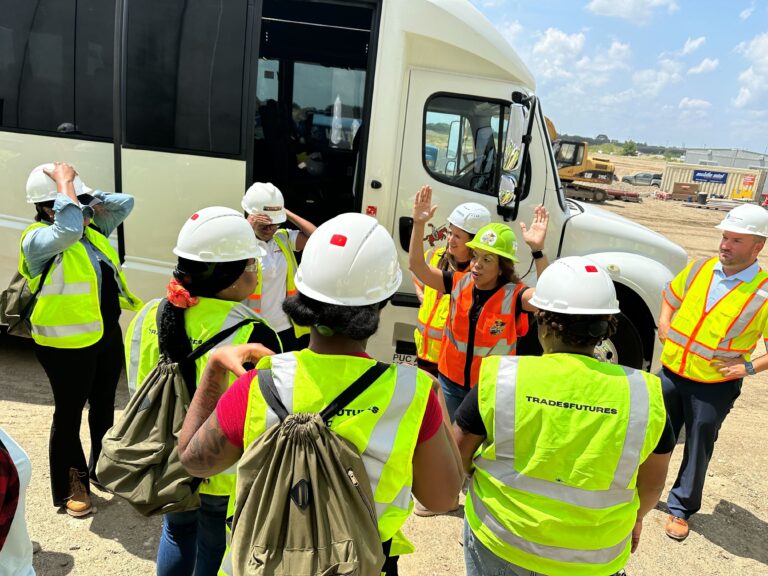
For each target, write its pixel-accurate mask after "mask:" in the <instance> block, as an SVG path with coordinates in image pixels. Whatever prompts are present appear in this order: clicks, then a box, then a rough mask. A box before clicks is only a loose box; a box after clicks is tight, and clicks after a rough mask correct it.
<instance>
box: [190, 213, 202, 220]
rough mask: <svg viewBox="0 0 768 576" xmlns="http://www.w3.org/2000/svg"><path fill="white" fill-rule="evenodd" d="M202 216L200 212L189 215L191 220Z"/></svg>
mask: <svg viewBox="0 0 768 576" xmlns="http://www.w3.org/2000/svg"><path fill="white" fill-rule="evenodd" d="M199 217H200V214H192V216H190V217H189V219H190V220H197V219H198V218H199Z"/></svg>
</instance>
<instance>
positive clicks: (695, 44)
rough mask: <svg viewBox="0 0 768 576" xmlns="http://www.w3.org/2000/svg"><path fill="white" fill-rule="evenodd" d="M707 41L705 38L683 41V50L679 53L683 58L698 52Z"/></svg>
mask: <svg viewBox="0 0 768 576" xmlns="http://www.w3.org/2000/svg"><path fill="white" fill-rule="evenodd" d="M706 41H707V37H706V36H699V37H698V38H693V39H691V38H688V40H686V41H685V46H683V50H682V51H681V52H680V54H682V55H683V56H685V55H686V54H691V53H693V52H695V51H696V50H698V49H699V48H700V47H701V45H702V44H704V42H706Z"/></svg>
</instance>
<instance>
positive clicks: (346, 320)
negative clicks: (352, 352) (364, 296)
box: [283, 292, 387, 340]
mask: <svg viewBox="0 0 768 576" xmlns="http://www.w3.org/2000/svg"><path fill="white" fill-rule="evenodd" d="M386 302H387V301H386V300H385V301H384V302H380V303H378V304H370V305H368V306H339V305H336V304H326V303H325V302H318V301H317V300H314V299H312V298H310V297H309V296H305V295H304V294H302V293H301V292H298V293H297V294H294V295H293V296H289V297H288V298H286V299H285V300H284V301H283V312H285V313H286V314H287V315H288V316H289V317H290V318H291V320H293V321H294V322H295V323H296V324H298V325H299V326H316V327H318V329H321V333H323V330H322V329H326V331H329V333H330V332H332V333H333V334H336V335H339V336H344V337H346V338H350V339H352V340H365V339H366V338H370V337H371V336H373V334H375V333H376V330H378V328H379V311H380V310H381V309H382V308H383V307H384V306H385V305H386Z"/></svg>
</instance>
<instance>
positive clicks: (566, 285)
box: [530, 256, 621, 314]
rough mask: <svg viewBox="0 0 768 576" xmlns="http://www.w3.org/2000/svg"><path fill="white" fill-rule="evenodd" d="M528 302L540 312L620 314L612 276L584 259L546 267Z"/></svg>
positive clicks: (570, 259)
mask: <svg viewBox="0 0 768 576" xmlns="http://www.w3.org/2000/svg"><path fill="white" fill-rule="evenodd" d="M530 302H531V304H532V305H533V306H536V308H538V309H539V310H547V311H549V312H557V313H559V314H618V313H619V312H621V310H619V301H618V300H616V288H615V287H614V285H613V282H612V281H611V277H610V276H608V273H607V272H606V271H605V270H603V269H602V268H601V267H600V266H598V265H597V264H595V263H594V262H593V261H592V260H590V259H589V258H584V257H583V256H566V257H565V258H561V259H560V260H556V261H555V262H553V263H552V264H550V265H549V266H547V268H546V270H544V272H542V273H541V277H540V278H539V281H538V282H537V283H536V293H535V294H534V295H533V298H531V300H530Z"/></svg>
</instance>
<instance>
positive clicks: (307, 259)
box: [296, 213, 403, 306]
mask: <svg viewBox="0 0 768 576" xmlns="http://www.w3.org/2000/svg"><path fill="white" fill-rule="evenodd" d="M402 279H403V274H402V272H401V271H400V264H398V260H397V249H396V248H395V242H394V240H392V237H391V236H390V235H389V232H387V229H386V228H384V226H382V225H381V224H379V223H378V221H377V220H376V219H375V218H371V217H370V216H366V215H364V214H357V213H354V214H340V215H339V216H336V217H335V218H332V219H331V220H328V221H327V222H325V223H324V224H321V225H320V226H318V228H317V230H315V231H314V232H313V233H312V236H310V237H309V240H307V245H306V246H305V247H304V252H303V253H302V257H301V264H299V269H298V270H297V271H296V289H297V290H298V291H299V292H301V293H302V294H304V295H305V296H309V297H310V298H312V299H314V300H318V301H320V302H325V303H327V304H338V305H340V306H367V305H369V304H376V303H378V302H382V301H384V300H386V299H387V298H389V297H390V296H392V294H394V293H395V292H396V291H397V289H398V287H399V286H400V282H401V281H402Z"/></svg>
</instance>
